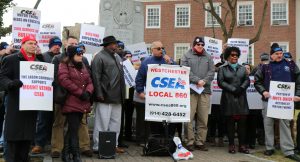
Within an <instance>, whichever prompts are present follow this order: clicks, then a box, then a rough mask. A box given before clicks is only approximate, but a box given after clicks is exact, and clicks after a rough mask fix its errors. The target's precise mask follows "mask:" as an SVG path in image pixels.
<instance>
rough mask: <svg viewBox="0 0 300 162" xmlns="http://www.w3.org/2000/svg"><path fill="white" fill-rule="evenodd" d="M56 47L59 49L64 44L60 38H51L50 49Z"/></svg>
mask: <svg viewBox="0 0 300 162" xmlns="http://www.w3.org/2000/svg"><path fill="white" fill-rule="evenodd" d="M54 45H58V46H59V47H61V46H62V42H61V40H60V38H59V37H56V36H55V37H52V38H50V40H49V45H48V46H49V48H51V47H53V46H54Z"/></svg>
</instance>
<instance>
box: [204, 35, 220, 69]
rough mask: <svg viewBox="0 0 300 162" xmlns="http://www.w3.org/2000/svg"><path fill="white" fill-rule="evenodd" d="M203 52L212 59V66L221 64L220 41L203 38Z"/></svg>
mask: <svg viewBox="0 0 300 162" xmlns="http://www.w3.org/2000/svg"><path fill="white" fill-rule="evenodd" d="M204 42H205V46H204V49H205V51H206V52H207V53H208V54H210V55H211V57H212V59H213V60H214V64H217V63H218V62H221V58H220V55H221V54H222V40H219V39H215V38H211V37H204Z"/></svg>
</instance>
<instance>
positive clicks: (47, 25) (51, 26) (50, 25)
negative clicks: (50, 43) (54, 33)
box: [42, 24, 54, 29]
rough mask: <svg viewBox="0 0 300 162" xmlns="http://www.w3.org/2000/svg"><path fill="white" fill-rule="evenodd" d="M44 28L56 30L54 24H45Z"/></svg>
mask: <svg viewBox="0 0 300 162" xmlns="http://www.w3.org/2000/svg"><path fill="white" fill-rule="evenodd" d="M42 28H50V29H51V28H54V25H53V24H44V25H43V26H42Z"/></svg>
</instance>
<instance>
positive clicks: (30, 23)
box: [12, 7, 41, 49]
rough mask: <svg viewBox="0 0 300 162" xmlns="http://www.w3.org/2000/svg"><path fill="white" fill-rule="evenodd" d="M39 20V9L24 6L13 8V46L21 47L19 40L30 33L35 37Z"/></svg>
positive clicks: (38, 27)
mask: <svg viewBox="0 0 300 162" xmlns="http://www.w3.org/2000/svg"><path fill="white" fill-rule="evenodd" d="M40 20H41V12H40V11H39V10H35V9H31V8H24V7H14V8H13V22H12V40H13V43H14V47H15V48H17V49H20V48H21V40H22V38H24V37H25V36H28V35H32V36H34V37H35V38H37V35H38V33H39V29H40Z"/></svg>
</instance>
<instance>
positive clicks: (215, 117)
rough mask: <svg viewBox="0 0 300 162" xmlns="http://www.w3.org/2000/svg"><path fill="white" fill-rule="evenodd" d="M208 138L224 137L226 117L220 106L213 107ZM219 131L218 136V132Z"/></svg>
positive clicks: (209, 118)
mask: <svg viewBox="0 0 300 162" xmlns="http://www.w3.org/2000/svg"><path fill="white" fill-rule="evenodd" d="M208 123H209V124H207V125H208V127H209V128H208V136H209V137H219V138H223V137H224V127H225V125H224V116H223V111H222V108H221V106H220V105H215V104H213V105H212V106H211V114H210V115H209V116H208ZM217 130H218V136H216V132H217Z"/></svg>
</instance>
